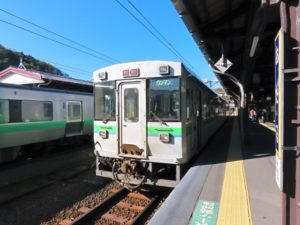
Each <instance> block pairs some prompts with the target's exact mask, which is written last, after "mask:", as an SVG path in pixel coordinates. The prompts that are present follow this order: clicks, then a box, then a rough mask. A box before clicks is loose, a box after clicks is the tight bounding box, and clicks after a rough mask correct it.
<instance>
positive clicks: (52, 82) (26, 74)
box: [0, 66, 93, 93]
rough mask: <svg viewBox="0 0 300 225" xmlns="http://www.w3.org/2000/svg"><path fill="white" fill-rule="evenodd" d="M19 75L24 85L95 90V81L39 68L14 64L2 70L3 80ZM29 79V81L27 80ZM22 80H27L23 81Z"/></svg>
mask: <svg viewBox="0 0 300 225" xmlns="http://www.w3.org/2000/svg"><path fill="white" fill-rule="evenodd" d="M14 76H15V78H16V77H18V78H19V79H20V76H21V82H20V83H19V84H22V85H36V84H39V85H43V86H44V87H45V88H55V89H65V90H74V91H83V92H90V93H92V92H93V83H92V82H91V81H85V80H79V79H75V78H72V77H68V76H59V75H56V74H50V73H45V72H41V71H37V70H28V69H20V68H16V67H13V66H10V67H8V68H6V69H5V70H2V71H1V72H0V83H1V80H4V79H7V80H8V79H11V81H12V82H14V78H12V77H14ZM25 79H27V81H25ZM22 81H25V82H24V83H22Z"/></svg>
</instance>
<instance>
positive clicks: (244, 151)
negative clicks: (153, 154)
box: [150, 118, 282, 225]
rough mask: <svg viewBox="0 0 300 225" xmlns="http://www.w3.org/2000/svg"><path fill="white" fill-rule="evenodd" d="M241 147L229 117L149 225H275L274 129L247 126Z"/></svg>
mask: <svg viewBox="0 0 300 225" xmlns="http://www.w3.org/2000/svg"><path fill="white" fill-rule="evenodd" d="M245 132H246V138H245V142H244V143H245V144H242V141H241V130H240V127H239V122H238V120H237V118H231V119H229V120H228V121H227V122H226V123H225V125H224V126H223V127H222V128H221V129H220V130H219V131H218V133H217V134H216V135H215V136H214V137H213V138H212V140H211V141H210V143H209V144H208V145H207V146H206V148H205V149H204V151H203V152H202V154H201V155H200V156H199V157H198V159H197V160H196V161H195V163H194V164H193V166H192V167H191V168H190V169H189V171H188V172H187V173H186V175H185V176H184V177H183V179H182V181H181V182H180V184H179V185H177V187H176V188H175V189H174V190H173V192H172V193H171V194H170V195H169V197H168V198H167V200H166V201H165V203H164V204H163V205H162V207H161V208H160V210H159V211H157V213H156V214H155V216H154V217H153V218H152V220H151V221H150V224H155V225H157V224H172V225H175V224H178V225H179V224H180V225H183V224H191V225H216V224H217V225H279V224H281V214H282V210H281V192H280V190H279V189H278V187H277V185H276V182H275V156H274V152H275V151H274V126H273V125H272V124H271V123H264V124H254V123H250V124H249V126H248V127H247V128H245Z"/></svg>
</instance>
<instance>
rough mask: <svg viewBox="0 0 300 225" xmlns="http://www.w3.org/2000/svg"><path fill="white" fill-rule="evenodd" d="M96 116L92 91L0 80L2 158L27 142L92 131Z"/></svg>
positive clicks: (44, 140) (14, 154) (43, 140)
mask: <svg viewBox="0 0 300 225" xmlns="http://www.w3.org/2000/svg"><path fill="white" fill-rule="evenodd" d="M93 117H94V112H93V94H92V93H88V92H86V93H85V92H75V91H68V90H60V89H49V88H37V87H26V86H23V85H10V84H0V162H5V161H10V160H13V159H15V158H16V157H17V155H18V153H19V151H20V149H21V147H22V146H24V145H28V144H34V143H41V142H47V141H53V140H58V139H61V138H65V137H71V136H79V135H92V133H93ZM41 151H42V149H41Z"/></svg>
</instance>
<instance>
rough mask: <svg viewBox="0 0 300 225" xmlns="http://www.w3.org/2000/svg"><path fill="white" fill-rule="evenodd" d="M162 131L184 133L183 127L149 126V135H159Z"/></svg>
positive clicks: (173, 133)
mask: <svg viewBox="0 0 300 225" xmlns="http://www.w3.org/2000/svg"><path fill="white" fill-rule="evenodd" d="M161 133H170V134H172V135H179V136H180V135H182V129H181V127H176V128H174V127H148V135H159V134H161Z"/></svg>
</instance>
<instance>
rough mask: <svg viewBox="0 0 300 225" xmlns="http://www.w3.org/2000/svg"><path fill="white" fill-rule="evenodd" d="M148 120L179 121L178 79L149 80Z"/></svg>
mask: <svg viewBox="0 0 300 225" xmlns="http://www.w3.org/2000/svg"><path fill="white" fill-rule="evenodd" d="M149 120H150V121H159V120H163V121H178V120H180V80H179V78H178V77H176V78H164V79H161V78H160V79H151V80H150V85H149Z"/></svg>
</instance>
